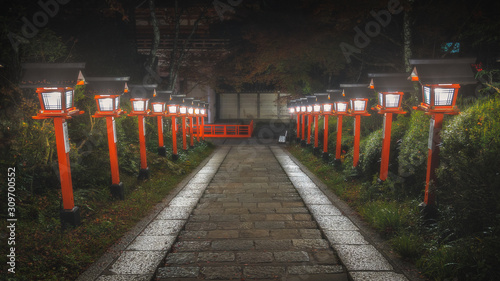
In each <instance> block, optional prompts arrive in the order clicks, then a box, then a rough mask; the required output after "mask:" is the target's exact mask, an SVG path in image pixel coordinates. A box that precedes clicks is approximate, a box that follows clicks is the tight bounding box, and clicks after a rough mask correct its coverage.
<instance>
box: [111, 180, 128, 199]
mask: <svg viewBox="0 0 500 281" xmlns="http://www.w3.org/2000/svg"><path fill="white" fill-rule="evenodd" d="M110 189H111V196H113V198H115V199H120V200H123V199H125V188H124V186H123V182H120V183H119V184H112V185H111V187H110Z"/></svg>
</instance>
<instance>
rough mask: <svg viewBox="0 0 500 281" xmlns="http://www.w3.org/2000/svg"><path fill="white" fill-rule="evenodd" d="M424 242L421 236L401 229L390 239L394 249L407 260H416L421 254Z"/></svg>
mask: <svg viewBox="0 0 500 281" xmlns="http://www.w3.org/2000/svg"><path fill="white" fill-rule="evenodd" d="M424 242H425V241H424V239H423V238H422V236H420V235H418V234H415V233H411V232H409V231H402V232H401V233H399V234H398V235H396V236H395V237H393V238H392V239H391V240H390V243H391V245H392V248H393V249H394V251H396V252H397V253H398V254H399V255H400V256H401V257H403V258H405V259H409V260H416V259H417V258H420V257H421V256H422V254H423V252H424V246H423V245H424Z"/></svg>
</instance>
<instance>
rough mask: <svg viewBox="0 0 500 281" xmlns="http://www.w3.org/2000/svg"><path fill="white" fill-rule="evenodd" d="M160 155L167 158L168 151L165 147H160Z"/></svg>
mask: <svg viewBox="0 0 500 281" xmlns="http://www.w3.org/2000/svg"><path fill="white" fill-rule="evenodd" d="M158 155H160V156H164V157H165V156H167V149H166V148H165V146H160V147H158Z"/></svg>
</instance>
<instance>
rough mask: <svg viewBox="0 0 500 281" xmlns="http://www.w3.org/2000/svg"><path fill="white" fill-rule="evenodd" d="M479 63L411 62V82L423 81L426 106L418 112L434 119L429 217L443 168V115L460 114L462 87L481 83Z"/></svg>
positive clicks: (430, 143) (427, 192) (429, 161)
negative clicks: (475, 67)
mask: <svg viewBox="0 0 500 281" xmlns="http://www.w3.org/2000/svg"><path fill="white" fill-rule="evenodd" d="M475 62H476V59H475V58H460V59H416V60H410V64H411V65H412V66H413V70H412V72H411V75H410V77H409V78H408V79H411V80H412V81H419V83H420V84H421V86H422V103H421V104H420V105H419V106H416V107H414V109H416V110H421V111H424V112H425V113H426V114H429V115H431V116H432V118H431V120H430V126H429V128H430V129H429V140H428V156H427V175H426V180H425V182H426V185H425V195H424V206H425V208H424V212H425V213H427V214H433V213H434V211H435V210H434V209H435V200H436V199H435V197H436V195H435V189H433V188H430V183H431V182H434V183H437V182H438V179H437V176H436V168H437V167H438V165H439V150H440V149H439V144H440V143H441V136H440V131H441V128H442V126H443V116H444V114H458V113H459V109H458V108H457V106H456V105H455V103H456V100H457V94H458V89H459V88H460V85H464V84H476V83H477V81H476V80H475V79H474V73H473V72H472V64H474V63H475Z"/></svg>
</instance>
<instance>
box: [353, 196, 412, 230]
mask: <svg viewBox="0 0 500 281" xmlns="http://www.w3.org/2000/svg"><path fill="white" fill-rule="evenodd" d="M413 205H414V204H400V203H397V202H391V201H374V202H369V203H367V204H365V205H364V206H362V207H361V210H360V213H361V215H362V216H363V217H364V218H365V219H366V220H367V221H368V222H370V224H371V225H372V226H373V227H375V228H377V229H378V230H380V231H382V232H383V233H385V234H386V235H393V234H394V233H396V232H397V231H398V230H401V229H404V228H406V227H409V226H411V225H412V224H413V223H414V218H415V214H416V213H417V211H416V208H415V207H414V206H413Z"/></svg>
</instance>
